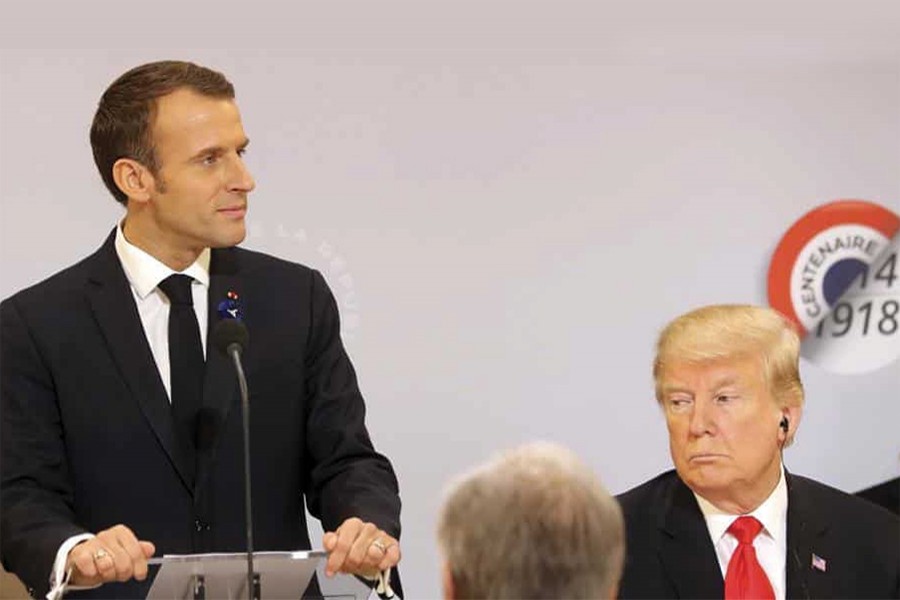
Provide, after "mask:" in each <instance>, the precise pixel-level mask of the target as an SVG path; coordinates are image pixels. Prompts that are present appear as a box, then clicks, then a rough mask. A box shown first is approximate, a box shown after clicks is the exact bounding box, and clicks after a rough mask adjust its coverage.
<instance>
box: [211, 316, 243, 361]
mask: <svg viewBox="0 0 900 600" xmlns="http://www.w3.org/2000/svg"><path fill="white" fill-rule="evenodd" d="M248 341H250V334H249V333H248V332H247V326H246V325H244V324H243V323H242V322H240V321H238V320H237V319H222V320H221V321H219V322H218V323H216V324H215V325H213V330H212V342H213V344H214V345H215V347H216V348H218V349H219V351H220V352H222V353H223V354H225V355H226V356H227V355H228V354H229V352H230V349H231V348H232V347H233V346H237V349H238V352H243V351H244V348H246V347H247V342H248Z"/></svg>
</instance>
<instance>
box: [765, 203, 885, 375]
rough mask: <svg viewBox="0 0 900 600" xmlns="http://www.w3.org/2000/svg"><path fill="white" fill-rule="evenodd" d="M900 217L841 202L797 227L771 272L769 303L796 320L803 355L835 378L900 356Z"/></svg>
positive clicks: (802, 220)
mask: <svg viewBox="0 0 900 600" xmlns="http://www.w3.org/2000/svg"><path fill="white" fill-rule="evenodd" d="M898 230H900V216H898V215H897V214H895V213H893V212H891V211H890V210H888V209H886V208H884V207H883V206H879V205H877V204H874V203H872V202H866V201H863V200H838V201H835V202H831V203H829V204H825V205H823V206H819V207H818V208H815V209H813V210H812V211H810V212H808V213H806V214H805V215H803V216H802V217H801V218H800V219H799V220H798V221H797V222H796V223H794V224H793V225H792V226H791V228H790V229H788V231H787V233H785V234H784V237H782V238H781V241H780V242H779V243H778V247H777V248H776V249H775V254H774V255H773V256H772V263H771V265H770V266H769V277H768V288H769V304H770V305H771V306H772V308H774V309H776V310H778V311H779V312H781V313H782V314H784V315H785V316H787V317H788V318H789V319H791V320H792V321H794V323H795V324H796V325H797V327H798V330H799V331H800V334H801V336H803V346H802V348H801V354H802V355H803V356H804V358H806V359H807V360H809V361H811V362H813V363H815V364H817V365H819V366H821V367H823V368H825V369H828V370H829V371H832V372H835V373H864V372H867V371H873V370H875V369H878V368H880V367H883V366H884V365H887V364H889V363H891V362H893V361H894V360H896V359H897V358H898V357H900V332H898V325H900V265H898V264H897V263H898V259H897V254H898V239H900V236H897V232H898Z"/></svg>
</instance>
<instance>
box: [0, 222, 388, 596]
mask: <svg viewBox="0 0 900 600" xmlns="http://www.w3.org/2000/svg"><path fill="white" fill-rule="evenodd" d="M113 241H114V235H111V236H110V237H109V238H108V239H107V240H106V243H105V244H104V245H103V247H102V248H101V249H100V250H98V251H97V252H96V253H95V254H93V255H92V256H90V257H89V258H87V259H85V260H83V261H82V262H80V263H78V264H77V265H75V266H73V267H71V268H69V269H67V270H65V271H62V272H61V273H59V274H57V275H55V276H53V277H51V278H50V279H48V280H46V281H44V282H43V283H40V284H38V285H36V286H34V287H32V288H30V289H27V290H24V291H22V292H20V293H18V294H16V295H15V296H13V297H11V298H9V299H7V300H6V301H4V302H3V303H2V305H0V373H2V380H0V385H2V388H0V392H2V415H0V416H2V455H0V456H2V480H0V486H2V488H0V493H2V498H0V499H2V534H0V540H2V548H0V549H2V558H3V564H4V566H5V567H6V568H7V569H8V570H11V571H13V572H15V573H16V574H17V575H19V577H20V578H21V579H22V580H23V581H24V582H25V583H26V585H28V586H29V587H31V588H33V589H34V590H35V592H36V593H39V594H44V593H45V592H46V591H47V588H48V575H49V574H50V569H51V565H52V562H53V560H54V556H55V553H56V552H57V550H58V548H59V546H60V544H61V543H62V542H63V541H64V540H65V539H66V538H68V537H70V536H71V535H73V534H78V533H82V532H85V531H88V532H96V531H100V530H103V529H105V528H107V527H110V526H112V525H114V524H117V523H123V524H125V525H127V526H129V527H131V528H132V529H133V530H134V532H135V534H136V535H137V536H138V538H139V539H146V540H150V541H152V542H154V543H155V544H156V548H157V555H162V554H167V553H191V552H209V551H241V550H242V549H243V548H244V547H245V533H244V513H243V511H244V501H243V497H244V494H243V483H242V482H243V479H242V477H243V462H242V461H243V454H242V452H243V450H242V448H243V446H242V443H243V442H242V433H241V431H242V430H241V411H240V404H239V391H238V387H237V383H236V382H237V380H236V375H235V372H234V368H233V366H232V365H231V364H230V362H229V361H228V359H227V358H225V357H224V356H223V355H222V354H220V353H219V352H218V351H217V350H216V349H215V348H214V347H213V346H212V344H210V345H209V348H208V351H207V366H206V375H205V386H204V398H203V403H204V407H205V409H206V410H207V411H208V413H209V414H211V415H214V416H215V418H214V419H213V421H212V422H213V423H216V424H217V426H216V427H215V431H216V434H217V435H216V436H215V439H214V441H213V442H212V444H211V445H210V446H209V447H208V448H207V449H206V450H204V451H202V452H200V453H199V454H198V457H197V460H196V462H193V463H192V464H194V465H195V466H196V476H195V477H191V461H189V459H188V458H187V457H186V456H185V455H184V454H182V453H180V452H179V449H178V448H179V445H178V443H177V440H176V432H175V429H174V427H173V421H172V415H171V410H170V404H169V401H168V398H167V396H166V392H165V388H164V387H163V384H162V381H161V379H160V376H159V372H158V370H157V368H156V365H155V363H154V361H153V357H152V355H151V351H150V346H149V344H148V343H147V340H146V337H145V335H144V332H143V329H142V326H141V323H140V318H139V316H138V313H137V308H136V306H135V302H134V299H133V297H132V292H131V290H130V287H129V284H128V281H127V279H126V277H125V273H124V271H123V270H122V267H121V264H120V263H119V261H118V258H117V256H116V253H115V248H114V244H113ZM228 291H234V292H236V293H237V294H238V295H239V297H240V302H241V303H242V306H243V311H244V322H245V323H246V325H247V328H248V330H249V331H250V342H249V345H248V348H247V349H246V351H245V353H244V366H245V370H246V373H247V379H248V382H249V387H250V405H251V413H250V414H251V417H250V418H251V443H252V459H251V464H252V477H253V497H252V500H253V504H252V506H253V513H254V542H255V544H254V545H255V548H256V549H259V550H291V549H300V548H309V547H310V540H309V534H308V533H307V528H306V521H305V518H304V497H305V499H306V502H307V505H308V507H309V510H310V512H311V513H312V514H313V515H315V516H317V517H319V518H320V519H321V520H322V523H323V526H324V527H325V528H326V529H333V528H335V527H337V526H338V525H339V524H340V523H341V522H342V521H343V520H344V519H345V518H347V517H351V516H357V517H360V518H362V519H363V520H368V521H372V522H374V523H376V524H377V525H378V526H380V527H381V528H383V529H384V530H386V531H387V532H388V533H390V534H391V535H393V536H399V534H400V520H399V519H400V499H399V496H398V488H397V480H396V477H395V475H394V472H393V470H392V468H391V465H390V463H389V461H388V460H387V459H386V458H385V457H384V456H382V455H380V454H378V453H377V452H375V450H374V449H373V447H372V443H371V442H370V439H369V434H368V432H367V431H366V427H365V424H364V417H365V406H364V403H363V399H362V397H361V395H360V393H359V390H358V387H357V382H356V375H355V373H354V371H353V367H352V366H351V364H350V361H349V359H348V357H347V355H346V353H345V351H344V348H343V346H342V344H341V341H340V337H339V323H338V312H337V307H336V304H335V301H334V298H333V296H332V295H331V292H330V291H329V289H328V287H327V285H326V284H325V281H324V279H323V278H322V276H321V275H320V274H319V273H318V272H316V271H314V270H311V269H308V268H306V267H303V266H301V265H297V264H292V263H288V262H285V261H282V260H278V259H275V258H272V257H270V256H266V255H264V254H259V253H255V252H250V251H247V250H242V249H238V248H229V249H222V250H213V251H212V258H211V265H210V289H209V318H210V331H212V327H213V325H214V323H215V322H216V321H217V320H218V318H219V316H218V313H217V305H218V303H219V302H220V301H222V300H224V299H225V296H226V293H227V292H228ZM146 590H147V585H146V584H138V583H136V582H130V583H127V584H107V585H104V586H102V587H100V588H98V589H96V590H92V591H91V592H89V593H88V595H92V596H96V597H101V596H102V597H125V596H134V595H138V596H140V595H144V594H145V593H146Z"/></svg>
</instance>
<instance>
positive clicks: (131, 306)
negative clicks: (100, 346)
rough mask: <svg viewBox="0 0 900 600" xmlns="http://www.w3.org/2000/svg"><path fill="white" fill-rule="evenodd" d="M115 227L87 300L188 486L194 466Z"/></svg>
mask: <svg viewBox="0 0 900 600" xmlns="http://www.w3.org/2000/svg"><path fill="white" fill-rule="evenodd" d="M114 241H115V232H113V233H112V234H111V235H110V236H109V237H108V238H107V239H106V242H105V243H104V244H103V247H102V248H101V249H100V250H99V251H98V252H97V253H96V254H95V255H94V257H93V260H94V269H93V271H92V274H91V276H90V279H89V283H88V286H87V296H88V301H89V303H90V305H91V309H92V310H93V313H94V318H95V320H96V321H97V324H98V325H99V327H100V330H101V331H102V333H103V337H104V338H105V340H106V344H107V346H108V347H109V351H110V354H111V355H112V357H113V360H114V361H115V363H116V365H117V366H118V368H119V371H120V373H121V374H122V377H123V379H124V380H125V383H126V384H127V385H128V388H129V390H130V391H131V394H132V396H133V397H134V398H135V399H136V400H137V402H138V404H139V406H140V408H141V412H142V413H143V415H144V417H145V418H146V419H147V422H148V423H149V424H150V427H151V428H152V429H153V432H154V434H155V435H156V438H157V440H158V441H159V443H160V445H161V446H162V447H163V449H164V450H165V452H166V455H167V456H168V457H169V460H170V461H171V463H172V465H173V467H174V468H175V469H176V470H177V471H178V474H179V475H180V477H181V480H182V482H183V483H184V484H185V487H186V488H187V489H188V490H190V489H191V485H190V481H191V472H192V470H193V469H192V465H190V463H189V461H188V460H187V458H186V457H185V456H184V455H183V453H182V452H180V451H179V445H178V441H177V438H176V434H175V428H174V424H173V422H172V410H171V406H170V404H169V400H168V397H167V395H166V390H165V387H164V386H163V383H162V380H161V379H160V376H159V370H158V369H157V367H156V362H155V361H154V358H153V353H152V352H151V350H150V345H149V343H148V342H147V338H146V335H145V334H144V328H143V326H142V325H141V319H140V316H139V315H138V312H137V306H136V304H135V302H134V297H133V296H132V293H131V287H130V284H129V283H128V279H127V278H126V277H125V272H124V271H123V270H122V265H121V264H120V262H119V259H118V256H117V255H116V250H115V243H114Z"/></svg>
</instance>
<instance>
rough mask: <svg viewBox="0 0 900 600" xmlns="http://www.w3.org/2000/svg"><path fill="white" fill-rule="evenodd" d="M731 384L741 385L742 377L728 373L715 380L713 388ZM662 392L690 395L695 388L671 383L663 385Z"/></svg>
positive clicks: (716, 388)
mask: <svg viewBox="0 0 900 600" xmlns="http://www.w3.org/2000/svg"><path fill="white" fill-rule="evenodd" d="M730 385H740V379H739V378H738V377H737V376H735V375H726V376H724V377H721V378H719V379H716V380H715V381H714V382H713V386H712V389H715V390H718V389H721V388H723V387H727V386H730ZM662 393H663V395H666V394H676V393H684V394H688V395H690V396H693V395H694V392H693V390H691V389H690V388H687V387H685V386H681V385H671V384H670V385H664V386H662Z"/></svg>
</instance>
